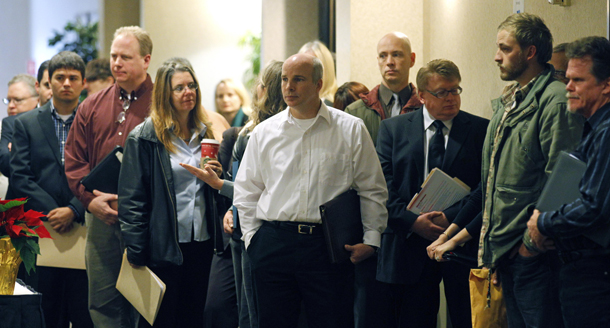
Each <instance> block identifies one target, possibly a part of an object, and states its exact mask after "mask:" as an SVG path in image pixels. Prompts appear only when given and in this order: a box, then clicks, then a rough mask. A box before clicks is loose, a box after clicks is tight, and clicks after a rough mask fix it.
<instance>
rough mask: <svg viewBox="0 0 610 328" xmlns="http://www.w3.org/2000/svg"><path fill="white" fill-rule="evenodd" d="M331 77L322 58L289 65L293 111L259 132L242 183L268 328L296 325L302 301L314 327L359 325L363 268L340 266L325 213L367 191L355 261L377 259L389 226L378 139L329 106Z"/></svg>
mask: <svg viewBox="0 0 610 328" xmlns="http://www.w3.org/2000/svg"><path fill="white" fill-rule="evenodd" d="M322 73H323V68H322V63H321V62H320V60H319V59H317V58H315V57H313V56H310V55H307V54H298V55H294V56H292V57H290V58H288V59H287V60H286V62H285V63H284V65H283V67H282V94H283V97H284V101H285V102H286V104H287V105H288V109H287V110H285V111H283V112H281V113H279V114H277V115H275V116H273V117H271V118H269V119H267V120H266V121H264V122H262V123H261V124H259V125H257V126H256V128H254V130H253V131H252V133H251V134H250V141H249V142H248V147H247V148H246V151H245V153H244V157H243V160H242V162H241V166H240V169H239V171H238V173H237V177H236V180H235V190H234V195H235V197H234V199H233V204H234V205H235V207H237V209H238V211H239V216H240V218H239V219H240V223H241V229H242V233H243V237H242V239H243V240H244V243H245V246H246V250H247V252H248V255H249V256H250V260H251V263H252V275H253V278H254V287H255V288H254V289H255V291H256V298H257V302H258V304H260V305H264V306H259V308H258V309H257V311H258V319H259V327H296V326H297V320H298V316H299V310H300V308H301V301H302V302H303V303H304V304H305V309H306V314H307V322H308V324H309V326H310V327H329V328H330V327H333V328H336V327H353V326H354V325H353V321H352V319H351V317H352V315H353V312H352V305H353V303H352V302H351V300H352V297H351V291H352V290H353V285H352V280H351V279H349V277H350V276H351V274H350V272H351V270H353V267H352V265H351V263H349V262H347V263H339V264H331V262H330V258H329V256H328V253H327V250H326V245H325V242H324V235H323V233H322V225H321V223H322V220H321V218H320V210H319V207H320V205H321V204H324V203H326V202H328V201H330V200H332V199H333V198H335V197H337V196H338V195H340V194H342V193H344V192H346V191H347V190H349V189H350V188H354V189H355V190H356V191H357V192H358V195H359V196H360V208H361V213H362V217H361V221H362V227H363V231H364V237H363V240H362V241H361V242H360V243H357V244H355V245H346V246H345V248H346V250H347V251H349V252H350V253H351V261H352V262H353V263H359V262H361V261H364V260H366V259H367V258H370V257H371V256H372V255H373V254H374V253H375V249H376V248H377V247H379V241H380V240H381V232H382V231H383V230H384V229H385V226H386V222H387V210H386V208H385V202H386V200H387V198H388V194H387V188H386V184H385V180H384V178H383V173H382V171H381V165H380V164H379V159H378V158H377V156H376V153H375V148H374V147H373V142H372V140H371V138H370V136H369V134H368V133H367V131H366V128H365V127H364V124H363V123H362V120H360V119H357V118H355V117H353V116H351V115H349V114H345V113H344V112H342V111H340V110H338V109H335V108H332V107H327V106H326V105H325V104H324V102H322V101H321V100H320V95H319V92H320V89H321V88H322ZM328 140H332V142H328ZM355 220H358V219H357V218H355Z"/></svg>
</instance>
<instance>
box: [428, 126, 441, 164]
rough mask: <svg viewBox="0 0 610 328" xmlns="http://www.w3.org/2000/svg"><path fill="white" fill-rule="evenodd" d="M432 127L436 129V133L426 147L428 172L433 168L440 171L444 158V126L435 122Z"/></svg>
mask: <svg viewBox="0 0 610 328" xmlns="http://www.w3.org/2000/svg"><path fill="white" fill-rule="evenodd" d="M432 125H434V127H435V128H436V132H434V135H433V136H432V138H431V139H430V145H429V147H428V172H430V171H432V169H433V168H435V167H438V168H439V169H440V168H441V167H442V165H443V159H444V158H445V137H444V136H443V128H444V127H445V124H443V122H441V121H439V120H436V121H434V122H433V123H432Z"/></svg>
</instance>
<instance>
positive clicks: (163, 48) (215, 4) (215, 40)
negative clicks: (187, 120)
mask: <svg viewBox="0 0 610 328" xmlns="http://www.w3.org/2000/svg"><path fill="white" fill-rule="evenodd" d="M141 11H142V24H141V25H142V27H144V28H145V29H146V30H147V31H148V32H149V33H150V35H151V37H152V40H153V44H154V46H153V54H152V60H151V63H150V67H149V69H148V73H149V74H150V75H151V77H152V78H153V80H154V78H155V75H156V72H157V69H158V68H159V66H161V64H162V63H163V62H164V61H165V60H167V59H169V58H171V57H176V56H178V57H185V58H187V59H188V60H189V61H190V62H191V64H192V65H193V68H194V69H195V73H196V74H197V78H198V79H199V85H200V89H201V94H202V104H203V106H204V107H205V108H207V109H210V110H215V105H214V92H215V87H216V84H218V82H219V81H220V80H222V79H225V78H232V79H233V80H235V81H241V82H243V74H244V72H245V71H246V69H247V68H248V67H249V65H250V64H249V62H248V61H247V60H246V55H247V54H248V53H249V51H250V50H249V49H244V48H241V47H239V46H238V42H239V39H240V38H241V37H243V36H244V35H245V34H246V33H247V31H252V32H253V33H260V31H261V0H257V1H256V0H232V1H218V0H198V1H194V0H175V1H172V2H167V1H164V0H142V1H141Z"/></svg>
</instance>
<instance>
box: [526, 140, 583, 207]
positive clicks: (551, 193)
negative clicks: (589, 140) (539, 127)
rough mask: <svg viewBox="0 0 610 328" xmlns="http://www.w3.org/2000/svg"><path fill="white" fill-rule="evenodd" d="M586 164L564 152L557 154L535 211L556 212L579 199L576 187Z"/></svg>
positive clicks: (578, 191)
mask: <svg viewBox="0 0 610 328" xmlns="http://www.w3.org/2000/svg"><path fill="white" fill-rule="evenodd" d="M586 168H587V164H586V163H585V162H583V161H581V160H579V159H578V158H576V156H574V155H570V154H568V153H566V152H564V151H562V152H560V153H559V156H558V158H557V162H556V163H555V167H554V168H553V172H552V173H551V176H550V177H549V181H547V183H546V184H545V186H544V189H543V190H542V193H541V194H540V198H539V199H538V203H537V204H536V209H538V210H539V211H540V212H548V211H556V210H558V209H560V208H561V206H562V205H563V204H569V203H571V202H573V201H575V200H577V199H578V198H579V197H580V190H579V189H578V185H579V184H580V180H581V179H582V176H583V174H585V169H586Z"/></svg>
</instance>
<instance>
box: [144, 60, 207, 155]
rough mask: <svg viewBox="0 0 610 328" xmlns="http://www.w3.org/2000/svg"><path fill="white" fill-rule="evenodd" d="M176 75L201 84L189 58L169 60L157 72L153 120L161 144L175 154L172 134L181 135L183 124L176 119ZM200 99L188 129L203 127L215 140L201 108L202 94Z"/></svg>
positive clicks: (193, 111)
mask: <svg viewBox="0 0 610 328" xmlns="http://www.w3.org/2000/svg"><path fill="white" fill-rule="evenodd" d="M176 72H188V73H190V74H191V76H192V77H193V81H194V82H195V83H197V84H199V83H198V82H197V76H195V72H194V71H193V68H192V66H191V63H190V62H189V61H188V60H187V59H185V58H179V57H174V58H170V59H168V60H166V61H165V62H164V63H163V64H161V67H159V69H158V70H157V77H156V79H155V86H154V88H153V94H152V98H153V99H152V104H151V108H150V118H151V120H152V122H153V126H154V127H155V133H156V134H157V138H159V141H161V143H162V144H163V145H164V146H165V149H167V151H168V152H170V153H174V152H175V151H176V147H175V146H174V144H173V143H172V141H171V140H172V139H171V134H172V132H173V134H175V135H180V133H181V131H180V124H178V120H177V119H176V117H175V110H174V105H172V102H171V99H172V92H173V90H172V77H173V76H174V74H175V73H176ZM196 94H197V99H196V100H195V108H193V110H191V111H190V113H189V117H188V128H189V129H196V130H200V129H201V126H202V125H205V126H206V127H207V131H206V132H205V138H209V139H214V135H213V134H212V127H211V126H212V124H211V123H210V122H209V120H208V116H207V115H206V113H205V110H204V109H203V106H201V90H199V88H197V90H196Z"/></svg>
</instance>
